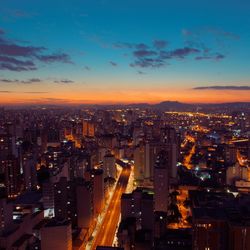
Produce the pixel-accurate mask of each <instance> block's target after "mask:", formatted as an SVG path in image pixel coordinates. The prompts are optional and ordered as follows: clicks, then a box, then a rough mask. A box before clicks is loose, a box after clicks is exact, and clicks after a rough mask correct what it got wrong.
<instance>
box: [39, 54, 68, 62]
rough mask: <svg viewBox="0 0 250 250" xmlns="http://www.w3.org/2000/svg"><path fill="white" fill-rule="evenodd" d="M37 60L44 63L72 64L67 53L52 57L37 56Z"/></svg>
mask: <svg viewBox="0 0 250 250" xmlns="http://www.w3.org/2000/svg"><path fill="white" fill-rule="evenodd" d="M36 58H37V59H38V60H40V61H42V62H44V63H53V62H62V63H72V61H71V60H70V57H69V55H67V54H65V53H56V54H52V55H37V56H36Z"/></svg>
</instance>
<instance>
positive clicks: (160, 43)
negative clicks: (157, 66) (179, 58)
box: [153, 40, 168, 50]
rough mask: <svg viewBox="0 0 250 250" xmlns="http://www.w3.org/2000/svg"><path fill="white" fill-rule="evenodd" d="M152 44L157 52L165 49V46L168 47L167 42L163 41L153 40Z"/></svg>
mask: <svg viewBox="0 0 250 250" xmlns="http://www.w3.org/2000/svg"><path fill="white" fill-rule="evenodd" d="M153 44H154V47H155V48H156V49H159V50H160V49H164V48H166V47H167V45H168V42H167V41H165V40H154V42H153Z"/></svg>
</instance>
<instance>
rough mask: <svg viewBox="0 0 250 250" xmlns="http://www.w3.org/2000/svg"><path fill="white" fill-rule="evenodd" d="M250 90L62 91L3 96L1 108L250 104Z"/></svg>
mask: <svg viewBox="0 0 250 250" xmlns="http://www.w3.org/2000/svg"><path fill="white" fill-rule="evenodd" d="M248 92H249V91H237V92H236V91H218V90H217V91H216V90H206V91H197V90H190V89H184V90H182V89H179V90H177V89H142V90H139V89H134V90H131V89H128V90H118V89H108V90H107V89H106V90H104V89H96V90H89V89H88V90H79V91H72V90H71V91H65V90H62V91H61V92H60V93H58V92H44V93H42V92H41V93H39V92H37V93H36V92H30V93H18V92H16V93H14V92H13V93H7V92H6V93H3V92H2V93H0V104H1V105H5V104H6V105H18V104H66V105H67V104H68V105H74V104H129V103H150V104H154V103H159V102H162V101H179V102H185V103H223V102H249V101H250V98H249V96H250V95H249V93H248Z"/></svg>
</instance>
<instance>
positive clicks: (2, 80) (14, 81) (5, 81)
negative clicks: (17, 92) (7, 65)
mask: <svg viewBox="0 0 250 250" xmlns="http://www.w3.org/2000/svg"><path fill="white" fill-rule="evenodd" d="M0 82H3V83H25V84H30V83H37V82H41V80H40V79H38V78H31V79H28V80H16V79H15V80H11V79H0Z"/></svg>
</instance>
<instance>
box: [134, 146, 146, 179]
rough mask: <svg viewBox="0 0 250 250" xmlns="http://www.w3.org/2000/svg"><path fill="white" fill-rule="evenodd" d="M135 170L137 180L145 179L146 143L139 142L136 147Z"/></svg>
mask: <svg viewBox="0 0 250 250" xmlns="http://www.w3.org/2000/svg"><path fill="white" fill-rule="evenodd" d="M134 172H135V179H136V180H143V179H144V172H145V145H144V144H142V143H141V144H139V145H138V146H136V147H135V149H134Z"/></svg>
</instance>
